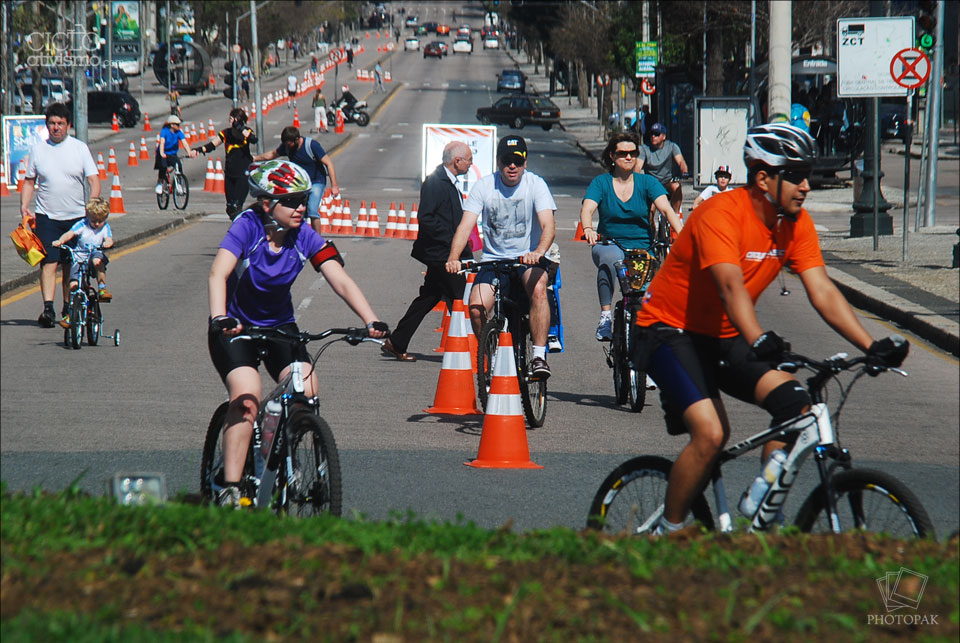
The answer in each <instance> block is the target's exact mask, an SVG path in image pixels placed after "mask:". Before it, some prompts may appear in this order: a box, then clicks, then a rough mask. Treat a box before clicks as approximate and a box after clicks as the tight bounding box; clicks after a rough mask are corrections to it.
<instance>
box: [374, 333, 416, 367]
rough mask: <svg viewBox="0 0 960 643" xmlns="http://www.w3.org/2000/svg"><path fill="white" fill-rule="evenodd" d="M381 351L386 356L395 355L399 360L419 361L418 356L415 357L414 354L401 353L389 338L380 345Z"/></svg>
mask: <svg viewBox="0 0 960 643" xmlns="http://www.w3.org/2000/svg"><path fill="white" fill-rule="evenodd" d="M380 352H381V353H383V354H384V355H385V356H389V357H395V358H397V360H398V361H401V362H415V361H417V358H416V357H414V356H413V355H411V354H409V353H401V352H400V351H398V350H397V349H396V348H394V346H393V344H392V343H391V342H390V340H389V339H388V340H386V341H385V342H383V344H382V345H381V346H380Z"/></svg>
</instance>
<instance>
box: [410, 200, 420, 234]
mask: <svg viewBox="0 0 960 643" xmlns="http://www.w3.org/2000/svg"><path fill="white" fill-rule="evenodd" d="M419 232H420V220H419V219H418V218H417V204H416V203H414V204H413V207H412V208H411V209H410V224H409V226H408V229H407V239H409V240H411V241H414V240H416V238H417V234H418V233H419Z"/></svg>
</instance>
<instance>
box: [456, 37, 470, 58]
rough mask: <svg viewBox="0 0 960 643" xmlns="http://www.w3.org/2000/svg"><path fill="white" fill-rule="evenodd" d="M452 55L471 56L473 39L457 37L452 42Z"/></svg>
mask: <svg viewBox="0 0 960 643" xmlns="http://www.w3.org/2000/svg"><path fill="white" fill-rule="evenodd" d="M453 53H455V54H456V53H461V54H472V53H473V39H471V38H470V37H469V36H466V37H464V36H457V39H456V40H454V41H453Z"/></svg>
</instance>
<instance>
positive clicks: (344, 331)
mask: <svg viewBox="0 0 960 643" xmlns="http://www.w3.org/2000/svg"><path fill="white" fill-rule="evenodd" d="M234 321H235V320H234ZM331 335H340V337H337V338H335V339H332V340H330V341H327V342H325V343H324V344H323V345H321V346H320V348H319V349H318V350H317V352H316V355H314V357H313V359H312V360H311V363H310V367H309V370H308V371H307V372H306V373H304V368H303V364H302V363H300V362H294V363H293V364H292V366H291V369H290V373H289V374H288V375H286V376H285V377H283V378H282V379H281V380H280V382H278V383H277V386H276V387H275V388H274V389H273V390H272V391H271V392H270V393H269V394H268V395H265V396H263V399H262V400H261V401H260V406H259V409H258V411H257V418H256V421H255V422H254V425H253V435H252V436H251V439H250V445H249V446H248V448H247V455H246V460H245V462H244V467H243V475H242V478H241V481H240V492H241V496H242V498H241V503H242V504H249V505H252V506H253V507H256V508H260V509H266V508H270V509H272V510H273V511H275V512H276V513H278V514H294V515H297V516H307V515H319V514H322V513H329V514H332V515H334V516H339V515H340V513H341V511H342V479H341V474H340V456H339V454H338V452H337V445H336V442H335V440H334V437H333V431H331V430H330V426H329V425H328V424H327V422H326V421H325V420H324V419H323V418H322V417H321V416H320V405H319V400H318V398H317V397H316V396H314V397H308V396H307V395H306V394H305V393H304V381H305V379H306V378H308V377H309V374H310V372H311V371H314V370H315V369H316V366H317V361H319V359H320V356H321V355H322V354H323V353H324V351H325V350H326V349H327V348H328V347H329V346H331V345H332V344H334V343H336V342H341V341H345V342H347V343H348V344H350V345H351V346H357V345H358V344H360V343H362V342H376V343H381V344H382V341H381V340H378V339H374V338H372V337H368V336H367V330H366V329H365V328H331V329H329V330H325V331H323V332H322V333H319V334H311V333H306V332H300V333H290V332H287V331H283V330H280V329H276V328H259V327H247V328H246V329H245V332H243V333H242V334H240V335H237V336H236V337H233V338H231V340H230V341H262V340H271V341H278V340H279V341H284V342H288V343H290V344H293V345H295V346H301V345H306V344H307V343H309V342H312V341H319V340H324V339H326V338H328V337H330V336H331ZM277 403H279V405H280V411H279V418H277V417H276V416H273V420H274V421H276V428H275V430H274V431H273V432H272V435H270V434H269V433H270V432H269V431H268V430H267V429H265V422H264V420H265V419H266V417H267V415H268V411H267V405H268V404H270V405H272V406H273V405H276V404H277ZM228 405H229V402H224V403H223V404H221V405H220V406H219V407H217V410H216V411H214V413H213V417H212V418H211V419H210V424H209V426H208V427H207V434H206V438H205V439H204V444H203V455H202V456H201V459H200V493H201V495H202V497H203V498H204V499H205V500H207V501H214V500H215V499H216V497H217V494H218V493H219V492H220V490H221V489H222V488H223V486H224V477H223V428H224V421H225V420H226V416H227V407H228Z"/></svg>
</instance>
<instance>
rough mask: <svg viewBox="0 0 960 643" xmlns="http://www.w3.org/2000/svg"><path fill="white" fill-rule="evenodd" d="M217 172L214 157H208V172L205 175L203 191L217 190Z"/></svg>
mask: <svg viewBox="0 0 960 643" xmlns="http://www.w3.org/2000/svg"><path fill="white" fill-rule="evenodd" d="M216 183H217V172H216V170H214V169H213V159H207V173H206V175H205V176H204V177H203V191H204V192H216V189H217V187H216Z"/></svg>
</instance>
